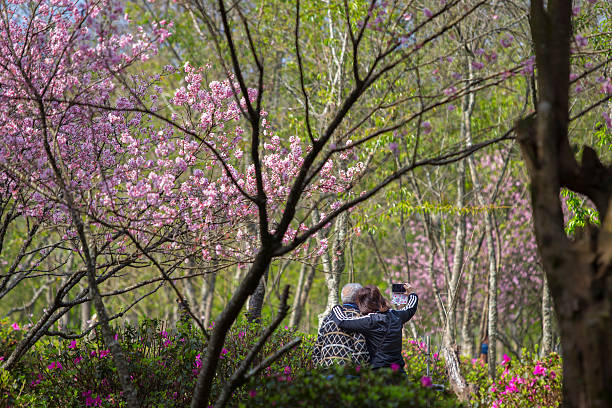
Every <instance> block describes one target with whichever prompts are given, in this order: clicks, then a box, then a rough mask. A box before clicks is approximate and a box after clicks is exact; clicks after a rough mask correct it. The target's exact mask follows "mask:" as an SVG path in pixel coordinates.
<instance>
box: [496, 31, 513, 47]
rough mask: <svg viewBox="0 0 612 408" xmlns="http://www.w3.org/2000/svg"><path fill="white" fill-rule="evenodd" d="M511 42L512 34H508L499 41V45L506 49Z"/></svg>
mask: <svg viewBox="0 0 612 408" xmlns="http://www.w3.org/2000/svg"><path fill="white" fill-rule="evenodd" d="M512 41H514V37H513V36H512V34H508V35H507V36H505V37H504V38H502V39H501V40H499V43H500V44H501V46H502V47H504V48H508V47H509V46H510V45H511V44H512Z"/></svg>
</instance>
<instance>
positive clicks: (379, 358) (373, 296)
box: [331, 285, 419, 372]
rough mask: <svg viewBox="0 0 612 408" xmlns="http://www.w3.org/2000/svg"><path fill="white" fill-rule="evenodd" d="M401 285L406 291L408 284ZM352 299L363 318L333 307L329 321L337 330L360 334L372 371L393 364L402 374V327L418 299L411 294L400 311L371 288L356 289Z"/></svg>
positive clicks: (415, 307)
mask: <svg viewBox="0 0 612 408" xmlns="http://www.w3.org/2000/svg"><path fill="white" fill-rule="evenodd" d="M404 286H405V287H406V291H408V289H410V286H409V285H404ZM355 298H356V302H357V306H359V311H360V312H361V314H362V315H364V316H362V317H350V316H347V315H346V314H345V313H344V312H343V311H342V308H340V307H339V306H335V307H334V308H333V309H332V313H331V315H332V319H333V320H334V321H335V322H336V324H337V325H338V326H339V327H340V328H341V329H344V330H346V331H355V332H359V333H363V335H364V336H365V340H366V347H367V349H368V352H369V353H370V365H371V366H372V368H373V369H378V368H382V367H392V366H393V365H397V366H396V367H397V368H398V369H400V370H401V371H402V372H403V371H404V359H403V358H402V327H403V325H404V323H406V322H407V321H408V320H410V319H411V318H412V316H414V314H415V313H416V310H417V303H418V301H419V298H418V296H417V295H416V293H411V294H410V295H409V296H408V303H406V306H405V307H404V308H403V309H401V310H393V309H390V308H389V305H388V303H387V301H386V300H385V298H384V297H383V296H382V294H381V293H380V290H378V288H377V287H376V286H374V285H368V286H365V287H363V288H361V289H359V290H358V291H357V293H356V295H355Z"/></svg>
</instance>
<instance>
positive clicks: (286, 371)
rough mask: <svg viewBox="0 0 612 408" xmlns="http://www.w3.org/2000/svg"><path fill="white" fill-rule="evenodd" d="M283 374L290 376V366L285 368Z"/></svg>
mask: <svg viewBox="0 0 612 408" xmlns="http://www.w3.org/2000/svg"><path fill="white" fill-rule="evenodd" d="M284 372H285V374H287V375H289V374H291V367H290V366H285V370H284Z"/></svg>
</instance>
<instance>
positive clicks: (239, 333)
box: [238, 331, 246, 339]
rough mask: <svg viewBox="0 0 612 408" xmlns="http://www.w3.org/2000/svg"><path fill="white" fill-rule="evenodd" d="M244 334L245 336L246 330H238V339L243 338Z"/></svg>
mask: <svg viewBox="0 0 612 408" xmlns="http://www.w3.org/2000/svg"><path fill="white" fill-rule="evenodd" d="M244 336H246V332H244V331H239V332H238V338H239V339H241V338H243V337H244Z"/></svg>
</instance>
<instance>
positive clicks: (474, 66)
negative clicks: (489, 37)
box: [472, 61, 484, 70]
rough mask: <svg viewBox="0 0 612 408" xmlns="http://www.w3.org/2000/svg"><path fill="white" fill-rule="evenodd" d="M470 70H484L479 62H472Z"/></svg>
mask: <svg viewBox="0 0 612 408" xmlns="http://www.w3.org/2000/svg"><path fill="white" fill-rule="evenodd" d="M472 68H474V69H475V70H481V69H483V68H484V64H483V63H482V62H480V61H473V62H472Z"/></svg>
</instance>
